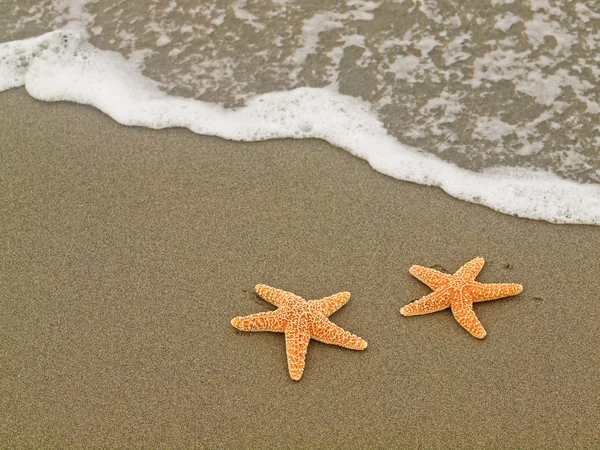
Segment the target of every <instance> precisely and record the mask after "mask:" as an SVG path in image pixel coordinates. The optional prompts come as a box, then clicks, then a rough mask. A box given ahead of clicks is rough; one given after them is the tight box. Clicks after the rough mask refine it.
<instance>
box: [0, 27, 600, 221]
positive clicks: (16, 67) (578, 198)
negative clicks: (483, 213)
mask: <svg viewBox="0 0 600 450" xmlns="http://www.w3.org/2000/svg"><path fill="white" fill-rule="evenodd" d="M16 86H25V88H26V89H27V91H28V92H29V93H30V94H31V95H32V96H33V97H35V98H37V99H40V100H46V101H58V100H67V101H75V102H78V103H84V104H89V105H92V106H94V107H96V108H98V109H100V110H102V111H103V112H105V113H106V114H108V115H109V116H110V117H112V118H113V119H114V120H116V121H118V122H120V123H122V124H125V125H136V126H144V127H150V128H165V127H187V128H189V129H191V130H192V131H194V132H196V133H199V134H209V135H216V136H221V137H224V138H227V139H234V140H243V141H250V140H262V139H269V138H285V137H310V138H321V139H324V140H327V141H328V142H330V143H332V144H334V145H337V146H340V147H342V148H344V149H346V150H348V151H349V152H350V153H352V154H354V155H356V156H358V157H360V158H364V159H366V160H367V161H368V162H369V163H370V164H371V166H372V167H373V168H374V169H375V170H377V171H379V172H382V173H385V174H387V175H390V176H392V177H394V178H397V179H400V180H407V181H412V182H416V183H421V184H426V185H434V186H439V187H441V188H442V189H444V190H445V191H446V192H448V193H449V194H450V195H452V196H454V197H457V198H460V199H463V200H467V201H471V202H475V203H481V204H483V205H486V206H489V207H490V208H493V209H495V210H497V211H500V212H504V213H507V214H513V215H516V216H520V217H527V218H531V219H543V220H548V221H551V222H558V223H588V224H600V186H599V185H595V184H579V183H576V182H573V181H568V180H563V179H560V178H559V177H557V176H556V175H554V174H552V173H549V172H543V171H532V170H529V169H524V168H500V169H492V170H486V171H485V172H483V173H474V172H470V171H467V170H463V169H460V168H458V167H456V166H454V165H452V164H450V163H447V162H445V161H442V160H440V159H439V158H437V157H435V156H433V155H431V154H426V153H424V152H421V151H419V150H416V149H412V148H409V147H407V146H404V145H402V144H400V143H399V142H398V141H397V140H396V139H394V138H393V137H391V136H389V135H388V134H387V132H386V130H385V128H384V127H383V125H382V123H381V122H380V121H379V120H378V119H377V117H376V115H375V113H374V112H373V111H372V109H371V106H370V105H369V104H368V103H366V102H363V101H361V100H358V99H356V98H354V97H349V96H344V95H341V94H338V93H336V92H333V91H331V90H328V89H315V88H300V89H295V90H292V91H285V92H275V93H269V94H264V95H259V96H256V97H254V98H253V99H251V100H250V101H248V102H247V105H246V106H245V107H243V108H240V109H237V110H227V109H225V108H223V107H220V106H218V105H214V104H210V103H205V102H201V101H198V100H194V99H184V98H179V97H174V96H169V95H167V94H165V93H164V92H162V91H161V90H160V89H159V88H158V84H157V83H155V82H154V81H152V80H149V79H147V78H145V77H143V76H142V75H141V74H140V73H139V69H138V68H137V67H136V65H134V64H133V63H131V62H129V61H127V60H125V59H124V58H123V57H122V56H121V55H119V54H117V53H114V52H109V51H103V50H99V49H96V48H94V47H93V46H92V45H90V44H89V43H88V41H87V39H86V38H85V37H84V36H83V35H82V34H80V33H78V32H76V31H66V30H62V31H55V32H52V33H48V34H45V35H42V36H39V37H37V38H32V39H27V40H23V41H15V42H9V43H5V44H0V91H2V90H6V89H9V88H12V87H16ZM482 127H483V125H482ZM482 130H484V131H485V130H486V128H485V127H483V128H482Z"/></svg>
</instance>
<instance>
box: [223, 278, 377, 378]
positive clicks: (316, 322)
mask: <svg viewBox="0 0 600 450" xmlns="http://www.w3.org/2000/svg"><path fill="white" fill-rule="evenodd" d="M255 290H256V293H257V294H258V295H259V296H260V297H261V298H263V299H264V300H266V301H268V302H269V303H272V304H273V305H275V306H277V307H278V308H277V309H276V310H275V311H267V312H260V313H256V314H251V315H249V316H245V317H236V318H234V319H233V320H232V321H231V325H233V326H234V327H236V328H237V329H238V330H242V331H276V332H280V333H285V345H286V352H287V360H288V370H289V372H290V376H291V377H292V379H293V380H296V381H297V380H299V379H300V378H301V377H302V373H303V372H304V360H305V358H306V350H307V348H308V342H309V341H310V339H311V338H312V339H316V340H317V341H321V342H324V343H326V344H335V345H339V346H341V347H346V348H350V349H353V350H364V349H365V348H367V342H366V341H365V340H364V339H361V338H359V337H358V336H355V335H353V334H352V333H349V332H348V331H345V330H343V329H342V328H340V327H338V326H337V325H336V324H334V323H333V322H331V321H330V320H329V319H328V318H327V317H329V316H330V315H331V314H333V313H334V312H336V311H337V310H338V309H340V308H341V307H342V306H344V305H345V304H346V302H347V301H348V299H349V298H350V292H338V293H337V294H335V295H332V296H330V297H325V298H322V299H320V300H309V301H306V300H304V299H303V298H302V297H299V296H297V295H294V294H292V293H291V292H286V291H282V290H281V289H275V288H272V287H270V286H267V285H265V284H258V285H256V287H255Z"/></svg>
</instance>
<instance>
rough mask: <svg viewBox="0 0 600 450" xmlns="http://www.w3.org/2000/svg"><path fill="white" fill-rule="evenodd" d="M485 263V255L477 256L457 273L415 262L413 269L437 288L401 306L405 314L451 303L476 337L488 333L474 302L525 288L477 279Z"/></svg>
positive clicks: (453, 311)
mask: <svg viewBox="0 0 600 450" xmlns="http://www.w3.org/2000/svg"><path fill="white" fill-rule="evenodd" d="M484 263H485V260H484V259H483V258H475V259H473V260H471V261H469V262H468V263H466V264H465V265H464V266H462V267H461V268H460V269H458V270H457V271H456V273H454V275H450V274H447V273H442V272H438V271H437V270H434V269H429V268H427V267H421V266H412V267H411V268H410V269H409V272H410V273H411V274H412V275H414V276H415V277H416V278H418V279H419V280H421V281H422V282H423V283H425V284H426V285H427V286H429V287H430V288H431V289H433V290H434V292H432V293H431V294H429V295H426V296H424V297H421V298H420V299H419V300H415V301H414V302H412V303H410V304H408V305H406V306H405V307H403V308H401V309H400V313H401V314H402V315H404V316H416V315H419V314H429V313H432V312H436V311H441V310H442V309H446V308H448V307H450V308H452V314H453V315H454V318H455V319H456V320H457V322H458V323H460V324H461V325H462V327H463V328H464V329H465V330H467V331H468V332H469V333H471V334H472V335H473V336H475V337H476V338H479V339H483V338H484V337H485V335H486V334H487V333H486V332H485V330H484V329H483V326H482V325H481V323H480V322H479V319H477V316H476V315H475V312H474V311H473V303H475V302H483V301H486V300H496V299H498V298H502V297H508V296H511V295H517V294H520V293H521V292H522V291H523V286H521V285H520V284H512V283H494V284H483V283H478V282H477V281H475V277H477V275H478V274H479V272H480V271H481V269H482V268H483V264H484Z"/></svg>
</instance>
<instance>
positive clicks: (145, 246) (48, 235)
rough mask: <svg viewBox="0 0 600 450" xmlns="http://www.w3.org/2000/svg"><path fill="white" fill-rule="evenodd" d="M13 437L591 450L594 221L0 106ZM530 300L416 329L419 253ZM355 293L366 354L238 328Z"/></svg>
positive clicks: (598, 389)
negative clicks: (256, 317) (579, 222)
mask: <svg viewBox="0 0 600 450" xmlns="http://www.w3.org/2000/svg"><path fill="white" fill-rule="evenodd" d="M0 130H1V133H0V208H1V210H0V216H1V217H2V219H1V220H0V224H1V225H0V227H1V228H0V231H1V233H0V263H1V269H0V446H1V447H19V446H21V447H44V448H51V447H63V448H64V447H117V446H118V447H136V446H144V447H154V448H156V447H165V448H175V447H190V446H198V447H210V448H215V447H227V448H245V447H299V446H302V447H311V448H312V447H327V448H342V447H344V448H348V447H367V446H368V447H402V448H413V447H425V448H430V447H445V448H456V447H517V446H519V447H544V448H547V447H555V448H558V447H569V448H575V447H595V446H598V445H600V432H599V429H600V427H599V425H600V410H599V409H598V404H600V381H599V378H598V373H599V370H600V352H599V351H598V348H599V345H600V326H599V324H600V276H599V273H600V263H599V262H600V228H599V227H594V226H568V225H553V224H550V223H546V222H538V221H531V220H525V219H519V218H515V217H510V216H506V215H503V214H499V213H496V212H494V211H492V210H490V209H488V208H485V207H483V206H479V205H473V204H469V203H465V202H462V201H459V200H456V199H453V198H451V197H449V196H448V195H447V194H445V193H444V192H443V191H441V190H439V189H437V188H432V187H424V186H419V185H415V184H410V183H405V182H400V181H397V180H394V179H392V178H389V177H386V176H384V175H382V174H380V173H377V172H375V171H374V170H372V169H371V168H370V167H369V166H368V164H367V163H365V162H364V161H362V160H359V159H357V158H355V157H353V156H351V155H350V154H348V153H346V152H345V151H343V150H340V149H336V148H334V147H332V146H330V145H329V144H327V143H325V142H322V141H318V140H300V141H293V140H273V141H268V142H257V143H238V142H230V141H226V140H223V139H219V138H212V137H205V136H198V135H194V134H193V133H191V132H189V131H187V130H182V129H170V130H148V129H140V128H128V127H124V126H121V125H119V124H117V123H115V122H114V121H112V120H111V119H110V118H108V117H107V116H105V115H103V114H102V113H101V112H99V111H96V110H94V109H92V108H90V107H86V106H81V105H74V104H68V103H52V104H49V103H42V102H38V101H36V100H33V99H31V98H30V97H29V96H28V95H27V94H26V93H25V91H24V90H23V89H17V90H11V91H8V92H4V93H2V94H0ZM475 256H483V257H485V258H486V261H487V263H486V266H485V267H484V269H483V271H482V273H481V274H480V276H479V278H478V280H479V281H482V282H518V283H521V284H523V285H524V287H525V290H524V292H523V294H521V295H519V296H516V297H511V298H506V299H501V300H497V301H492V302H486V303H482V304H477V305H476V306H475V311H476V313H477V315H478V317H479V318H480V320H481V322H482V323H483V326H484V327H485V328H486V330H487V332H488V336H487V337H486V338H485V339H483V340H481V341H480V340H477V339H475V338H473V337H471V336H470V335H469V334H468V333H467V332H465V331H464V330H463V329H462V328H461V327H460V326H459V325H458V324H457V323H456V322H455V321H454V319H453V318H452V314H451V312H450V311H449V310H446V311H442V312H438V313H435V314H430V315H426V316H417V317H410V318H405V317H402V316H401V315H400V313H399V308H400V307H401V306H403V305H405V304H407V303H409V302H410V301H412V300H414V299H416V298H418V297H420V296H422V295H424V294H426V293H428V292H429V289H428V288H427V287H426V286H425V285H423V284H422V283H420V282H419V281H418V280H416V279H415V278H413V277H412V276H411V275H410V274H409V273H408V268H409V267H410V266H411V265H412V264H420V265H425V266H436V267H437V268H440V269H441V270H447V271H450V272H453V271H455V270H456V269H458V267H459V266H461V265H462V264H463V263H464V262H466V261H468V260H469V259H471V258H473V257H475ZM257 283H266V284H270V285H272V286H275V287H279V288H282V289H286V290H290V291H293V292H295V293H297V294H298V295H301V296H303V297H306V298H320V297H324V296H327V295H330V294H333V293H335V292H338V291H344V290H348V291H350V292H352V298H351V299H350V301H349V302H348V304H347V305H345V306H344V307H343V308H342V309H340V310H339V311H338V312H336V313H335V314H334V315H332V316H331V320H332V321H333V322H335V323H336V324H338V325H340V326H342V327H344V328H345V329H347V330H349V331H351V332H353V333H355V334H357V335H359V336H361V337H363V338H365V339H366V340H367V341H368V342H369V347H368V348H367V349H366V350H365V351H364V352H358V351H351V350H346V349H342V348H339V347H335V346H331V345H325V344H322V343H318V342H315V341H312V342H311V343H310V345H309V350H308V357H307V363H306V370H305V372H304V376H303V378H302V380H301V381H300V382H294V381H292V380H291V379H290V377H289V375H288V372H287V365H286V357H285V344H284V337H283V335H281V334H278V333H243V332H239V331H236V330H235V329H234V328H233V327H232V326H231V325H230V323H229V322H230V320H231V318H233V317H234V316H238V315H246V314H251V313H254V312H259V311H266V310H271V309H273V307H272V306H271V305H270V304H268V303H267V302H264V301H263V300H261V299H259V298H258V297H256V295H255V294H254V293H253V286H254V285H255V284H257Z"/></svg>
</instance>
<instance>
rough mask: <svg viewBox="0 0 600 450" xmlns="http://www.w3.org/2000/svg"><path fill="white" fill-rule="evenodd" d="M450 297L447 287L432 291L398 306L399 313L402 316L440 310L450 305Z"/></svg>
mask: <svg viewBox="0 0 600 450" xmlns="http://www.w3.org/2000/svg"><path fill="white" fill-rule="evenodd" d="M450 298H451V295H450V292H449V291H448V289H443V290H441V291H436V292H432V293H431V294H429V295H426V296H424V297H421V298H420V299H419V300H415V301H414V302H412V303H409V304H408V305H406V306H404V307H403V308H400V314H402V315H403V316H418V315H421V314H429V313H432V312H436V311H441V310H442V309H446V308H447V307H449V306H450Z"/></svg>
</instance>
